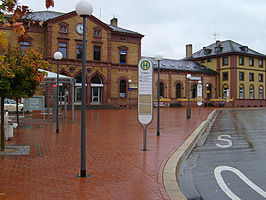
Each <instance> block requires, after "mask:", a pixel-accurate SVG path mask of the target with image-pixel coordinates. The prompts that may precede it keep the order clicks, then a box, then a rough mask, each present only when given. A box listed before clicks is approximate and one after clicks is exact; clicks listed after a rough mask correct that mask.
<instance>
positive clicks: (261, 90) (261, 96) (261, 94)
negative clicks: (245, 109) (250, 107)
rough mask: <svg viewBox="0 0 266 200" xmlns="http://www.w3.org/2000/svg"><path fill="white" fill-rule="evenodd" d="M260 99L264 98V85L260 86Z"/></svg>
mask: <svg viewBox="0 0 266 200" xmlns="http://www.w3.org/2000/svg"><path fill="white" fill-rule="evenodd" d="M259 99H263V87H262V86H260V87H259Z"/></svg>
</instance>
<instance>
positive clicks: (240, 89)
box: [239, 85, 245, 99]
mask: <svg viewBox="0 0 266 200" xmlns="http://www.w3.org/2000/svg"><path fill="white" fill-rule="evenodd" d="M244 98H245V88H244V86H243V85H240V87H239V99H244Z"/></svg>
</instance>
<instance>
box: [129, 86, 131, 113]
mask: <svg viewBox="0 0 266 200" xmlns="http://www.w3.org/2000/svg"><path fill="white" fill-rule="evenodd" d="M129 109H131V90H129Z"/></svg>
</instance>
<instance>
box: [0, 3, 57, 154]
mask: <svg viewBox="0 0 266 200" xmlns="http://www.w3.org/2000/svg"><path fill="white" fill-rule="evenodd" d="M45 2H46V7H47V8H49V7H51V6H54V1H53V0H46V1H45ZM29 12H30V9H29V7H28V6H26V5H20V4H19V2H18V0H1V5H0V22H2V23H3V24H4V26H6V27H8V26H12V27H13V30H14V31H15V32H16V33H17V34H18V42H21V41H23V40H24V39H25V38H26V37H27V30H26V29H25V28H24V26H23V22H22V21H21V19H22V18H23V16H25V15H27V14H28V13H29ZM7 14H12V18H11V19H10V20H9V21H8V20H7V18H6V16H7ZM48 65H49V64H48V62H46V61H45V60H44V59H43V57H42V55H41V54H39V53H38V52H37V51H35V50H32V49H27V50H25V51H23V52H22V51H21V50H20V49H19V48H12V47H10V46H9V45H8V42H7V39H6V38H5V33H4V32H0V98H1V151H3V150H4V149H5V140H4V138H5V133H4V99H5V98H18V97H30V96H33V94H34V93H35V91H36V89H37V87H38V85H39V84H40V82H41V81H42V79H43V76H44V74H43V73H42V72H39V71H38V69H39V68H42V69H45V68H47V67H48Z"/></svg>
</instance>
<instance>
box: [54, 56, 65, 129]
mask: <svg viewBox="0 0 266 200" xmlns="http://www.w3.org/2000/svg"><path fill="white" fill-rule="evenodd" d="M62 57H63V55H62V53H61V52H59V51H57V52H55V53H54V59H55V60H57V76H56V133H59V116H58V115H59V112H58V102H59V61H60V60H61V59H62Z"/></svg>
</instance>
